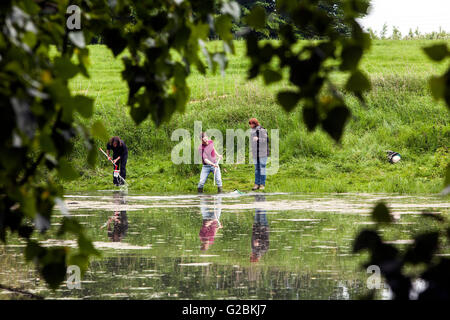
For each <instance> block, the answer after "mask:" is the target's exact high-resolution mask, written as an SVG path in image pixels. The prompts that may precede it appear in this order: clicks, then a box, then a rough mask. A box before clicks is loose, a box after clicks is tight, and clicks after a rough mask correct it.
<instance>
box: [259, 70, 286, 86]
mask: <svg viewBox="0 0 450 320" xmlns="http://www.w3.org/2000/svg"><path fill="white" fill-rule="evenodd" d="M263 77H264V83H265V84H266V85H268V84H271V83H274V82H278V81H280V80H281V79H282V76H281V74H280V73H279V72H277V71H273V70H270V69H267V70H264V72H263Z"/></svg>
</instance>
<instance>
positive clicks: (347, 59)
mask: <svg viewBox="0 0 450 320" xmlns="http://www.w3.org/2000/svg"><path fill="white" fill-rule="evenodd" d="M362 55H363V50H362V48H361V47H359V46H356V45H347V46H345V47H344V49H343V50H342V53H341V57H342V62H341V66H340V68H341V70H342V71H349V70H354V69H356V67H357V66H358V63H359V60H361V57H362Z"/></svg>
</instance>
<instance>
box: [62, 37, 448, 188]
mask: <svg viewBox="0 0 450 320" xmlns="http://www.w3.org/2000/svg"><path fill="white" fill-rule="evenodd" d="M431 43H432V41H426V40H425V41H417V40H415V41H393V40H384V41H375V42H374V43H373V46H372V49H371V51H370V52H369V53H368V54H367V56H366V57H365V58H364V61H363V63H362V69H363V70H364V71H365V72H366V73H367V74H368V75H369V76H370V78H371V80H372V84H373V88H372V92H371V93H370V94H368V95H367V102H368V104H367V108H365V107H363V106H361V105H360V103H359V102H358V101H357V100H356V99H355V98H354V97H352V96H350V95H345V97H346V100H347V102H348V104H349V106H350V108H351V111H352V118H351V121H350V122H349V123H348V125H347V127H346V131H345V134H344V137H343V141H342V145H341V146H338V145H336V144H334V142H333V141H332V139H331V138H330V137H329V136H327V135H326V134H325V133H323V132H322V131H320V130H316V131H315V132H313V133H308V132H307V131H306V129H305V126H304V125H303V123H302V121H301V108H300V107H297V109H296V110H295V111H294V112H291V113H289V114H288V113H286V112H284V111H283V110H282V109H281V107H280V106H279V105H278V104H277V103H276V100H275V93H276V92H277V91H278V90H279V89H280V88H281V87H283V86H286V83H279V84H275V85H271V86H269V87H265V86H264V85H263V83H262V80H261V79H258V80H255V81H250V82H249V81H246V68H247V65H248V60H247V59H246V57H245V43H244V42H239V41H237V42H236V48H237V52H236V55H235V56H232V57H231V61H230V64H229V67H228V69H227V71H226V74H225V76H221V75H220V74H216V75H212V74H209V75H207V76H202V75H200V74H198V73H197V72H196V71H195V70H194V72H193V74H192V75H191V76H190V78H189V85H190V88H191V97H190V102H189V103H188V105H187V106H186V110H185V113H183V114H175V115H174V116H173V118H172V119H171V121H170V123H165V124H163V125H162V126H161V127H159V128H155V126H154V124H153V123H151V121H149V120H147V121H145V122H144V123H142V124H141V125H140V126H135V125H134V123H133V121H132V119H131V118H130V116H129V114H128V108H127V107H126V104H125V103H126V99H127V90H128V89H127V86H126V83H125V82H123V81H121V76H120V72H121V70H122V62H121V59H120V58H118V59H114V57H113V56H112V54H110V53H109V52H108V50H107V49H106V48H105V47H103V46H90V47H89V51H90V57H91V67H90V69H89V72H90V75H91V77H90V79H86V78H83V77H81V76H80V77H77V78H75V79H73V80H72V82H71V88H72V91H73V92H74V93H78V94H80V93H81V94H86V95H88V96H91V97H93V98H94V99H95V113H94V117H93V120H96V119H102V120H103V121H104V124H105V126H106V127H107V129H108V133H109V134H110V135H111V136H112V135H118V136H120V137H121V138H122V139H123V140H124V141H125V142H126V143H127V145H128V147H129V151H130V156H129V161H128V165H127V178H128V179H127V180H128V182H129V185H130V186H129V188H130V189H131V190H139V191H152V192H153V191H154V192H195V191H196V184H197V182H198V179H199V172H200V167H201V166H200V165H174V164H173V163H172V161H171V150H172V148H173V147H174V146H175V145H177V144H178V142H173V141H171V139H170V137H171V134H172V132H173V130H175V129H177V128H184V129H187V130H189V131H190V132H191V134H192V133H193V130H194V121H202V123H203V129H204V130H206V129H210V128H215V129H219V130H221V132H222V133H223V134H225V131H226V129H238V128H241V129H244V130H247V129H248V125H247V122H248V119H249V118H251V117H256V118H258V119H259V120H260V122H261V123H262V125H263V126H264V127H265V128H267V129H269V130H270V129H279V136H280V169H279V171H278V173H277V174H276V175H272V176H269V177H268V179H267V188H266V190H267V191H293V192H322V191H323V192H350V191H361V192H364V191H367V192H406V193H435V192H439V191H440V190H441V189H442V185H443V181H442V178H443V176H444V168H445V165H446V163H448V161H449V153H448V149H447V148H448V147H450V125H449V124H450V121H449V116H448V115H449V114H448V111H447V109H446V107H445V105H444V104H443V103H436V102H435V101H434V100H433V99H432V98H431V95H430V91H429V89H428V85H427V79H428V78H429V77H430V76H431V75H432V74H438V73H442V71H443V69H444V68H445V67H446V66H444V65H439V64H436V63H433V62H431V61H429V60H428V59H427V58H426V57H425V55H424V53H423V51H422V49H421V48H422V47H423V46H426V45H430V44H431ZM209 45H210V46H211V47H214V46H219V45H220V44H219V43H217V42H212V43H210V44H209ZM334 78H335V80H336V82H337V83H338V84H339V85H342V84H343V83H344V81H345V75H342V74H336V75H334ZM105 144H106V141H105V142H100V141H99V145H103V146H104V145H105ZM387 149H391V150H394V151H397V152H399V153H400V154H401V155H402V161H401V162H400V163H398V164H395V165H391V164H389V163H388V162H387V161H386V154H385V152H384V151H385V150H387ZM99 156H100V155H99ZM84 159H85V154H84V150H83V147H82V144H81V142H80V141H77V142H76V144H75V152H74V158H73V160H74V164H75V166H77V167H78V169H79V171H80V173H81V177H80V178H79V179H78V180H75V181H73V182H71V183H68V184H67V183H66V184H65V186H66V189H68V190H88V189H104V188H111V186H112V172H111V171H112V170H111V167H110V165H108V164H107V163H106V162H105V161H104V159H103V158H99V159H100V163H101V164H100V165H99V166H98V167H97V168H96V169H87V168H85V167H86V166H84V164H83V162H84ZM222 168H223V169H222V170H223V174H222V176H223V180H224V189H225V191H229V190H233V189H235V188H237V189H242V190H248V189H249V188H250V187H251V186H252V184H253V176H254V173H253V166H252V165H251V164H246V165H223V166H222ZM209 179H210V180H209V181H208V182H207V185H206V186H205V190H206V191H207V192H208V191H210V192H213V191H214V189H213V183H212V179H211V178H209Z"/></svg>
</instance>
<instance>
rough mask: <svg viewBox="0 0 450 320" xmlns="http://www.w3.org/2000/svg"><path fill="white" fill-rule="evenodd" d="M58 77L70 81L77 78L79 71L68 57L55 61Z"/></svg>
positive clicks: (58, 58)
mask: <svg viewBox="0 0 450 320" xmlns="http://www.w3.org/2000/svg"><path fill="white" fill-rule="evenodd" d="M53 66H54V68H55V72H56V76H58V77H61V78H63V79H70V78H73V77H74V76H76V74H77V73H78V71H79V68H78V66H77V65H75V64H73V63H72V61H70V59H69V58H68V57H57V58H55V60H54V63H53Z"/></svg>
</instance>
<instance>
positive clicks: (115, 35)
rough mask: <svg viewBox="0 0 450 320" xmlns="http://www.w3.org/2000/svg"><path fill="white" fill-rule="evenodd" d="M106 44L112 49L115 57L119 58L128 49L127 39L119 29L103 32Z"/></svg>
mask: <svg viewBox="0 0 450 320" xmlns="http://www.w3.org/2000/svg"><path fill="white" fill-rule="evenodd" d="M103 37H104V41H105V44H106V45H107V46H108V48H110V49H111V51H112V52H113V54H114V56H115V57H117V56H118V55H119V54H120V53H122V51H123V50H124V49H125V48H126V47H127V39H125V38H124V37H123V36H122V35H121V33H120V30H119V29H118V28H111V29H106V30H105V31H104V32H103Z"/></svg>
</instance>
